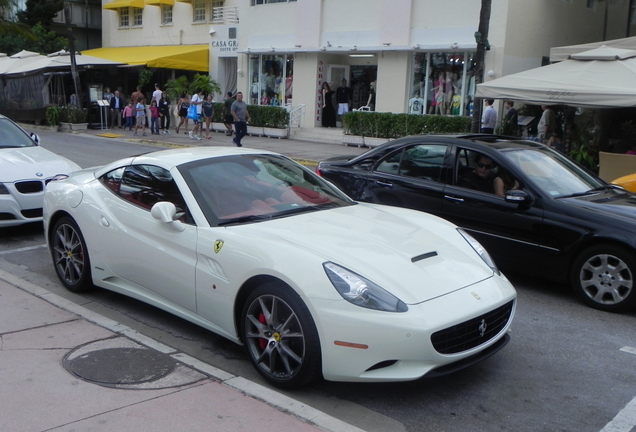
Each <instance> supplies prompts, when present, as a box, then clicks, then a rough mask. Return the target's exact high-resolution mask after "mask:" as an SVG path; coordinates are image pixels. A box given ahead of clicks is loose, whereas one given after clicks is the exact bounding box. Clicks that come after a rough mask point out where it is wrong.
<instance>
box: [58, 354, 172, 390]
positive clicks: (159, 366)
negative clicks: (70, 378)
mask: <svg viewBox="0 0 636 432" xmlns="http://www.w3.org/2000/svg"><path fill="white" fill-rule="evenodd" d="M65 366H66V369H67V370H69V371H70V372H71V373H73V374H74V375H75V376H77V377H78V378H81V379H84V380H86V381H91V382H94V383H96V384H101V385H104V386H111V385H112V386H117V385H130V384H140V383H145V382H149V381H155V380H158V379H160V378H163V377H164V376H166V375H168V374H169V373H170V372H172V371H173V370H174V368H175V361H174V360H173V359H172V358H171V357H169V356H167V355H165V354H163V353H160V352H157V351H154V350H148V349H140V348H107V349H102V350H98V351H92V352H89V353H86V354H82V355H80V356H79V357H77V358H75V359H73V360H70V361H68V362H67V364H65Z"/></svg>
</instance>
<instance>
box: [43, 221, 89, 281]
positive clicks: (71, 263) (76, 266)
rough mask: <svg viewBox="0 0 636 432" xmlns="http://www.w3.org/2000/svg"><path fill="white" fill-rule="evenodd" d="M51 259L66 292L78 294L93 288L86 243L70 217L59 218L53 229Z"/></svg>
mask: <svg viewBox="0 0 636 432" xmlns="http://www.w3.org/2000/svg"><path fill="white" fill-rule="evenodd" d="M51 257H52V258H53V265H54V267H55V272H56V273H57V277H58V278H59V279H60V281H61V282H62V285H64V286H65V287H66V289H67V290H69V291H71V292H74V293H79V292H85V291H89V290H90V289H92V288H93V281H92V277H91V265H90V260H89V258H88V249H87V248H86V242H85V241H84V236H82V232H81V231H80V229H79V227H78V226H77V223H75V221H74V220H73V219H71V218H70V217H63V218H61V219H60V220H58V221H57V223H56V224H55V226H54V227H53V231H52V232H51Z"/></svg>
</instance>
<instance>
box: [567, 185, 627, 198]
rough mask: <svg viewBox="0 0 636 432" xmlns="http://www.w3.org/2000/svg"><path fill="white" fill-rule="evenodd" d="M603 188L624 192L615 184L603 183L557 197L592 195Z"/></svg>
mask: <svg viewBox="0 0 636 432" xmlns="http://www.w3.org/2000/svg"><path fill="white" fill-rule="evenodd" d="M605 190H614V191H616V192H625V190H624V189H622V188H620V187H617V186H615V185H603V186H599V187H595V188H593V189H589V190H586V191H585V192H576V193H573V194H570V195H563V196H560V197H558V198H575V197H580V196H585V195H593V194H595V193H598V192H603V191H605Z"/></svg>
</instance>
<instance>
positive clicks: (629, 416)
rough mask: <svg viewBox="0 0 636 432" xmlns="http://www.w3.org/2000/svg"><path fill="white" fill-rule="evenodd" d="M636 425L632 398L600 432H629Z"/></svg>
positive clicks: (635, 407) (635, 412)
mask: <svg viewBox="0 0 636 432" xmlns="http://www.w3.org/2000/svg"><path fill="white" fill-rule="evenodd" d="M634 426H636V398H634V399H632V400H631V401H630V402H629V403H628V404H627V405H626V406H625V408H623V409H622V410H621V411H620V412H619V413H618V414H616V417H614V418H613V419H612V421H611V422H609V423H608V424H607V425H605V427H604V428H603V429H601V432H630V431H631V430H632V429H634Z"/></svg>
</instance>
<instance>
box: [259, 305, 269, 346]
mask: <svg viewBox="0 0 636 432" xmlns="http://www.w3.org/2000/svg"><path fill="white" fill-rule="evenodd" d="M258 321H259V322H260V323H261V324H265V323H266V322H267V321H265V315H263V314H260V315H259V316H258ZM258 346H259V347H261V349H265V347H266V346H267V339H263V338H261V339H259V340H258Z"/></svg>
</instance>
